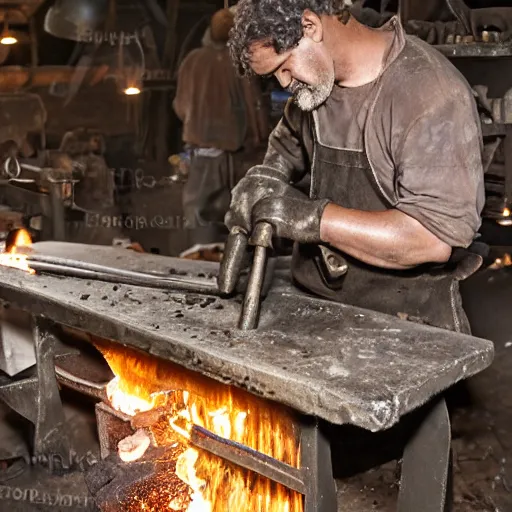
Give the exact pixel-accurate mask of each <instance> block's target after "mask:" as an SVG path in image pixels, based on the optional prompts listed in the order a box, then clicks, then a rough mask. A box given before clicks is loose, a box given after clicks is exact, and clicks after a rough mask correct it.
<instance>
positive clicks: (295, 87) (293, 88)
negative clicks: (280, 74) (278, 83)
mask: <svg viewBox="0 0 512 512" xmlns="http://www.w3.org/2000/svg"><path fill="white" fill-rule="evenodd" d="M307 87H308V85H307V84H305V83H304V82H300V81H299V80H293V82H292V83H291V84H290V85H289V86H288V87H287V88H286V92H289V93H290V94H296V93H297V92H299V91H300V90H301V89H306V88H307Z"/></svg>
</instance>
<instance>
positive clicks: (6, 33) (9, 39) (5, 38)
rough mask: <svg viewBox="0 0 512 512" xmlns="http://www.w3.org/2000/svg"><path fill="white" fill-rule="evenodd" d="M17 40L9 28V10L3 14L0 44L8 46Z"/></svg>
mask: <svg viewBox="0 0 512 512" xmlns="http://www.w3.org/2000/svg"><path fill="white" fill-rule="evenodd" d="M17 42H18V39H17V37H16V36H15V35H14V33H13V32H11V31H10V30H9V11H7V12H6V13H5V15H4V28H3V30H2V33H1V34H0V44H4V45H6V46H10V45H12V44H16V43H17Z"/></svg>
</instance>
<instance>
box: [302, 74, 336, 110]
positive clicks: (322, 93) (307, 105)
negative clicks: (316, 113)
mask: <svg viewBox="0 0 512 512" xmlns="http://www.w3.org/2000/svg"><path fill="white" fill-rule="evenodd" d="M333 87H334V76H333V77H332V78H331V77H329V79H328V80H326V81H325V82H322V83H320V84H318V85H315V86H310V85H301V86H300V87H299V88H298V89H297V90H296V91H295V94H294V98H293V100H294V101H295V103H296V104H297V106H298V107H299V108H300V109H301V110H303V111H304V112H311V111H312V110H315V109H316V108H318V107H319V106H320V105H322V103H324V102H325V101H326V100H327V98H328V97H329V96H330V95H331V92H332V89H333Z"/></svg>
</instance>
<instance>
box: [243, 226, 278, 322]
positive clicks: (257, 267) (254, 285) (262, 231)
mask: <svg viewBox="0 0 512 512" xmlns="http://www.w3.org/2000/svg"><path fill="white" fill-rule="evenodd" d="M249 244H250V245H253V246H254V247H255V249H254V259H253V263H252V268H251V273H250V275H249V282H248V284H247V290H246V292H245V298H244V302H243V304H242V313H241V315H240V320H239V323H238V328H239V329H241V330H243V331H248V330H251V329H255V328H256V327H257V325H258V320H259V316H260V307H261V292H262V289H263V283H264V281H265V272H266V269H267V262H268V256H269V252H270V250H271V249H272V225H271V224H268V223H267V222H260V223H258V224H256V226H255V228H254V231H253V234H252V236H251V239H250V240H249Z"/></svg>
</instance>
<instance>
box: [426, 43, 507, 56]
mask: <svg viewBox="0 0 512 512" xmlns="http://www.w3.org/2000/svg"><path fill="white" fill-rule="evenodd" d="M433 47H434V48H436V49H437V50H438V51H440V52H441V53H442V54H443V55H445V56H446V57H456V58H465V57H487V58H493V57H512V42H508V43H458V44H439V45H434V46H433Z"/></svg>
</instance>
